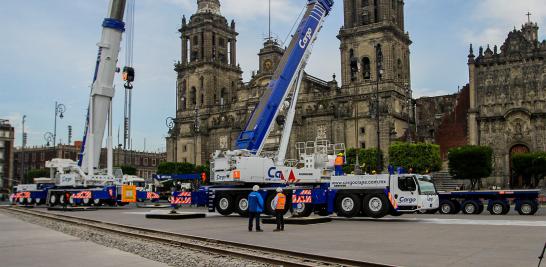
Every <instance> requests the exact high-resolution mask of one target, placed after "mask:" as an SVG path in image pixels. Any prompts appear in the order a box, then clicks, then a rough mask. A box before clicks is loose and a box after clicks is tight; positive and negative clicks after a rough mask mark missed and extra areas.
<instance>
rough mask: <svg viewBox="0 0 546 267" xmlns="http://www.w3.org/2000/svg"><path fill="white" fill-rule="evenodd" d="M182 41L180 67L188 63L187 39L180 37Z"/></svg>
mask: <svg viewBox="0 0 546 267" xmlns="http://www.w3.org/2000/svg"><path fill="white" fill-rule="evenodd" d="M180 38H181V39H182V65H185V64H187V63H188V38H187V37H186V36H182V37H180Z"/></svg>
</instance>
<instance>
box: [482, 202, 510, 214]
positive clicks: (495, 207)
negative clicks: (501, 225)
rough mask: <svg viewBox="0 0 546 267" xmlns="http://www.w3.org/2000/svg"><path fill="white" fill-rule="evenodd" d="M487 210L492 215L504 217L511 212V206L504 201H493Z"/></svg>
mask: <svg viewBox="0 0 546 267" xmlns="http://www.w3.org/2000/svg"><path fill="white" fill-rule="evenodd" d="M487 210H489V213H491V215H504V214H506V212H508V210H510V206H508V205H506V203H505V202H504V201H502V200H493V201H491V205H490V206H488V207H487Z"/></svg>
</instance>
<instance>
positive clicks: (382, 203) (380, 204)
mask: <svg viewBox="0 0 546 267" xmlns="http://www.w3.org/2000/svg"><path fill="white" fill-rule="evenodd" d="M363 205H364V213H365V214H366V215H367V216H370V217H372V218H381V217H385V215H387V214H388V212H389V202H388V200H387V197H386V196H385V195H383V194H372V195H367V196H366V197H364V204H363Z"/></svg>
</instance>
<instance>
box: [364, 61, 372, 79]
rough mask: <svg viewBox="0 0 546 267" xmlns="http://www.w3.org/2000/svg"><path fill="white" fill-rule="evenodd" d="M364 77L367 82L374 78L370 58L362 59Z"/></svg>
mask: <svg viewBox="0 0 546 267" xmlns="http://www.w3.org/2000/svg"><path fill="white" fill-rule="evenodd" d="M362 77H363V78H364V79H365V80H369V79H371V78H372V69H371V63H370V58H368V57H363V58H362Z"/></svg>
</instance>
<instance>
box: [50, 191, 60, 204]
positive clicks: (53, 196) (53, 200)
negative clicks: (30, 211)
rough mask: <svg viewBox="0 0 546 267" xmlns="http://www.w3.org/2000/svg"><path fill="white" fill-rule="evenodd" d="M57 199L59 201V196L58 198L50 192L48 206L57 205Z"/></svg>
mask: <svg viewBox="0 0 546 267" xmlns="http://www.w3.org/2000/svg"><path fill="white" fill-rule="evenodd" d="M57 201H59V198H58V196H57V195H55V194H51V195H50V196H49V206H51V207H53V206H55V205H57Z"/></svg>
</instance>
